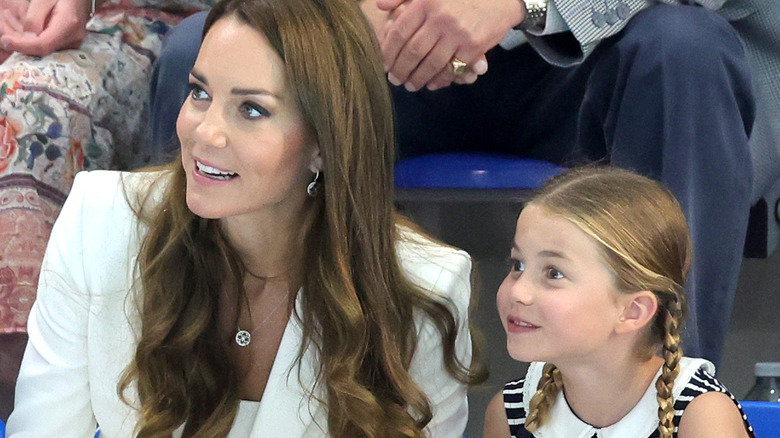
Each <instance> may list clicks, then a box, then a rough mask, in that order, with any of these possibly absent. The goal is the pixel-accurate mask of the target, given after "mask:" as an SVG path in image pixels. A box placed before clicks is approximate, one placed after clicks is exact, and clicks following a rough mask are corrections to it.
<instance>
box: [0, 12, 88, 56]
mask: <svg viewBox="0 0 780 438" xmlns="http://www.w3.org/2000/svg"><path fill="white" fill-rule="evenodd" d="M89 10H90V4H89V2H88V0H31V1H29V2H27V1H26V0H0V48H1V49H0V61H5V59H6V58H8V56H10V55H11V53H13V52H20V53H23V54H25V55H34V56H45V55H48V54H50V53H51V52H54V51H55V50H63V49H76V48H78V47H79V46H81V42H82V41H84V37H86V35H87V30H86V24H87V19H88V18H89Z"/></svg>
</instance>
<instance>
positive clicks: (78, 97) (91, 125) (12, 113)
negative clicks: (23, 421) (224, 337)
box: [0, 0, 216, 420]
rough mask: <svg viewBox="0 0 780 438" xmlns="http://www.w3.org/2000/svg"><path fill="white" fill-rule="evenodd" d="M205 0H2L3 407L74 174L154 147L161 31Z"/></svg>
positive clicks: (139, 160) (137, 157) (130, 160)
mask: <svg viewBox="0 0 780 438" xmlns="http://www.w3.org/2000/svg"><path fill="white" fill-rule="evenodd" d="M214 3H216V2H215V1H214V0H100V1H99V2H96V1H92V0H30V1H28V0H4V1H2V2H0V200H2V201H0V363H3V365H4V366H2V367H0V419H3V420H5V419H7V418H8V414H9V413H10V411H11V408H12V407H13V387H14V382H15V379H16V374H17V372H18V370H19V363H20V362H21V359H22V353H23V351H24V345H25V342H26V340H27V334H26V326H27V317H28V315H29V312H30V307H31V306H32V303H33V301H34V299H35V291H36V287H37V284H38V277H39V273H40V268H41V260H42V259H43V254H44V250H45V249H46V243H47V241H48V239H49V235H50V233H51V229H52V225H53V224H54V221H55V220H56V218H57V215H58V214H59V213H60V209H61V208H62V204H63V203H64V202H65V197H66V196H67V194H68V193H69V192H70V189H71V186H72V185H73V178H74V174H75V173H76V172H79V171H81V170H85V169H87V170H94V169H109V168H112V169H117V168H127V167H129V166H135V167H137V166H139V165H142V164H143V163H146V162H148V161H149V160H150V159H152V157H149V156H147V151H145V150H144V151H141V150H139V149H142V148H141V146H142V145H145V144H147V143H148V142H146V141H143V140H142V139H143V138H144V137H145V127H146V124H147V120H148V114H149V111H148V106H149V105H148V101H149V81H150V78H151V76H152V63H153V62H154V60H155V59H157V58H158V57H159V55H160V53H161V45H162V40H163V35H164V34H166V32H167V31H168V29H169V28H170V27H171V26H173V25H175V24H177V23H178V22H179V21H180V20H181V19H182V18H184V17H186V16H187V15H188V14H190V13H192V12H194V11H200V10H203V9H207V8H210V7H211V6H213V4H214ZM95 7H97V9H96V10H94V8H95ZM90 8H93V10H92V14H90Z"/></svg>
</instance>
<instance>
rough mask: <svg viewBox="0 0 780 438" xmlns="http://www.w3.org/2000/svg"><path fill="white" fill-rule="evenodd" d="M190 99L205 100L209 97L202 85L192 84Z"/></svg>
mask: <svg viewBox="0 0 780 438" xmlns="http://www.w3.org/2000/svg"><path fill="white" fill-rule="evenodd" d="M190 97H191V98H192V100H204V99H208V98H209V95H208V93H206V91H205V90H204V89H203V88H202V87H201V86H200V85H198V84H192V83H191V84H190Z"/></svg>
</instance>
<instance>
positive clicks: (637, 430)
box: [504, 358, 755, 438]
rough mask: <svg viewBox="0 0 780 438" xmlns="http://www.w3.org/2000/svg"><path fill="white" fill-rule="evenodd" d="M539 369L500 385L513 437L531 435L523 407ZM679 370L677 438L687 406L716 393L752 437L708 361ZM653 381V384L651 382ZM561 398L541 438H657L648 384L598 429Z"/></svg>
mask: <svg viewBox="0 0 780 438" xmlns="http://www.w3.org/2000/svg"><path fill="white" fill-rule="evenodd" d="M543 367H544V364H543V363H540V362H535V363H532V364H531V367H529V370H528V373H527V374H526V378H525V379H521V380H517V381H513V382H509V383H507V384H506V385H505V386H504V408H505V410H506V416H507V419H508V420H509V430H510V432H511V434H512V437H513V438H528V437H533V436H534V435H533V434H531V433H530V432H528V431H527V430H526V429H525V417H526V406H527V402H530V397H532V396H533V394H534V393H535V392H536V388H537V386H538V383H539V380H540V378H541V369H542V368H543ZM680 367H681V372H680V375H679V376H678V379H677V381H675V385H674V390H673V394H674V399H675V402H674V410H675V414H674V420H673V421H674V426H675V431H674V436H675V437H677V426H678V425H679V424H680V418H682V415H683V412H684V411H685V408H686V407H687V406H688V403H690V402H691V400H693V399H694V397H696V396H698V395H701V394H704V393H707V392H710V391H718V392H722V393H724V394H726V395H728V396H729V397H730V398H731V399H732V400H733V401H734V404H735V405H736V406H737V408H738V409H739V411H740V413H741V414H742V419H743V421H744V422H745V428H746V430H747V431H748V436H750V437H751V438H755V435H754V434H753V428H752V427H750V424H749V423H748V421H747V417H746V416H745V413H744V412H742V407H741V406H740V405H739V402H738V401H737V400H736V399H735V398H734V396H733V395H732V394H731V393H730V392H729V391H728V389H726V387H725V386H723V384H721V383H720V382H719V381H718V380H717V379H716V378H715V377H713V374H714V366H712V364H711V363H710V362H707V361H705V360H703V359H690V358H683V360H682V361H681V363H680ZM659 373H660V371H659ZM526 381H529V382H531V383H532V385H531V386H529V387H527V388H526V386H525V382H526ZM653 382H655V379H654V380H653ZM562 398H563V394H559V396H558V399H556V403H555V404H554V406H553V411H552V412H551V415H550V417H549V418H548V420H547V423H545V424H544V425H543V426H542V428H540V431H544V433H543V435H544V436H545V437H560V438H571V437H591V438H609V437H621V436H626V433H627V432H629V431H630V432H631V433H632V435H629V436H632V437H634V436H636V437H641V436H646V437H648V438H657V437H658V436H659V434H658V429H657V428H658V417H657V412H658V404H657V401H656V400H655V387H654V384H651V385H650V387H649V388H648V390H647V392H646V394H645V396H644V397H643V398H642V399H641V400H640V401H639V403H637V405H636V406H635V407H634V409H633V410H632V411H631V412H629V414H627V415H626V416H625V417H623V419H621V420H620V421H619V422H618V423H616V424H615V425H612V426H608V427H606V428H602V429H597V428H595V427H593V426H590V425H588V424H586V423H584V422H583V421H581V420H579V419H578V418H577V417H576V415H575V414H574V413H573V412H571V410H570V409H569V407H568V405H567V403H566V402H565V400H562ZM653 416H654V417H655V420H654V421H653V418H652V417H653ZM545 429H546V430H545ZM637 434H638V435H637ZM540 435H541V434H540Z"/></svg>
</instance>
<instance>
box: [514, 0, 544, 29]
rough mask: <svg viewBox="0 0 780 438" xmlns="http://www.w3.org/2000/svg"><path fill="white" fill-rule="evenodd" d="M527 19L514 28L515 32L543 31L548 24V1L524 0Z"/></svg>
mask: <svg viewBox="0 0 780 438" xmlns="http://www.w3.org/2000/svg"><path fill="white" fill-rule="evenodd" d="M523 3H525V10H526V15H525V19H524V20H523V21H522V22H521V23H520V24H518V25H517V26H515V27H514V29H515V30H534V31H539V32H541V31H543V30H544V25H545V23H546V22H547V0H523Z"/></svg>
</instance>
